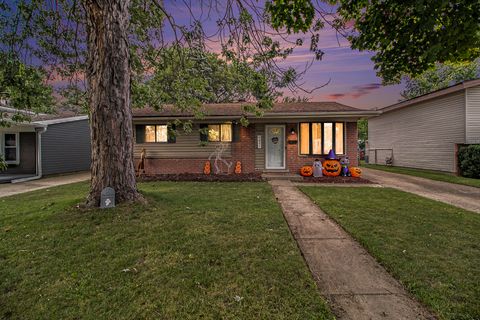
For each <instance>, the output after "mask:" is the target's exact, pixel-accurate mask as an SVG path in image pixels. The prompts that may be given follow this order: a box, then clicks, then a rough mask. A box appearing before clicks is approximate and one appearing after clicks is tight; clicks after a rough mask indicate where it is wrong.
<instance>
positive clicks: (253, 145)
mask: <svg viewBox="0 0 480 320" xmlns="http://www.w3.org/2000/svg"><path fill="white" fill-rule="evenodd" d="M202 108H203V111H204V112H205V115H206V116H205V117H204V118H203V119H202V120H195V119H194V118H193V116H192V115H191V114H186V113H183V112H181V111H178V110H175V109H172V108H168V107H167V108H165V109H163V110H161V111H155V110H153V109H150V108H143V109H135V110H134V111H133V124H134V134H135V146H134V155H135V159H136V163H138V161H139V158H140V153H141V150H142V149H145V150H146V160H145V173H146V174H171V173H202V172H203V168H204V164H205V162H206V161H207V160H208V159H209V157H210V156H211V155H212V154H213V153H214V152H215V150H216V148H218V147H219V145H222V146H223V148H224V151H223V153H222V158H223V159H225V160H227V161H229V162H233V163H236V161H241V164H242V172H243V173H253V172H291V173H297V172H298V171H299V169H300V167H302V166H304V165H311V164H312V163H313V161H314V160H315V159H324V158H325V156H326V155H327V154H328V152H329V151H330V149H333V150H334V151H335V153H336V154H337V155H338V156H339V157H341V156H348V157H349V159H350V162H351V165H354V166H356V165H358V149H357V120H359V119H360V118H367V117H371V116H374V115H377V111H370V110H360V109H357V108H353V107H350V106H346V105H343V104H339V103H336V102H301V103H300V102H299V103H277V104H275V105H274V107H273V108H272V109H270V110H268V111H267V112H265V113H264V115H263V116H262V117H255V116H254V115H247V119H248V121H249V125H248V126H247V127H244V126H242V125H241V124H240V123H239V120H240V118H241V117H242V115H243V114H245V111H244V110H243V107H242V104H241V103H229V104H207V105H204V106H203V107H202ZM176 119H178V120H192V122H193V128H192V130H191V132H189V133H185V132H182V131H180V130H178V129H177V130H176V131H177V133H176V134H171V132H172V130H171V127H172V125H171V124H172V122H173V121H175V120H176ZM202 128H204V130H201V129H202ZM206 128H208V134H205V133H202V131H203V132H206V131H207V130H206ZM173 132H175V131H173ZM212 162H213V160H212ZM232 169H233V167H232ZM232 171H233V170H230V172H232Z"/></svg>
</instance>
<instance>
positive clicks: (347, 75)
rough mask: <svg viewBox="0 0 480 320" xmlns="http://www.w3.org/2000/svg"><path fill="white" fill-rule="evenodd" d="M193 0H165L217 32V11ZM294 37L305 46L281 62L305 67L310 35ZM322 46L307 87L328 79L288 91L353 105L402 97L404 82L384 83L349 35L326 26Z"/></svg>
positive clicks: (182, 16) (186, 20) (185, 20)
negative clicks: (188, 6) (209, 10)
mask: <svg viewBox="0 0 480 320" xmlns="http://www.w3.org/2000/svg"><path fill="white" fill-rule="evenodd" d="M197 3H198V5H196V4H195V2H192V8H191V9H192V11H189V10H187V9H186V7H185V6H183V5H181V2H180V3H179V2H178V1H165V5H166V7H167V9H169V11H170V12H174V16H175V18H176V22H178V23H179V24H184V25H187V26H188V25H189V24H190V23H191V14H192V13H193V14H194V15H195V17H196V18H197V19H198V18H199V17H200V19H199V20H201V21H202V24H203V27H204V28H205V30H206V31H207V33H208V31H210V32H212V33H213V32H215V31H216V30H217V29H216V24H215V21H216V18H215V14H214V13H213V14H212V13H210V16H208V17H207V16H206V14H205V10H203V11H202V10H201V8H200V7H199V4H200V3H201V2H197ZM292 38H294V39H296V38H302V39H304V46H303V47H301V48H297V49H295V50H294V52H293V54H291V55H290V56H289V57H288V58H287V59H286V60H285V61H282V62H281V63H280V65H281V66H285V67H286V66H293V67H295V68H296V69H298V70H300V71H302V70H304V68H305V65H306V64H307V63H308V62H309V61H311V60H312V57H313V54H312V53H311V52H310V51H309V49H308V46H309V44H310V42H309V35H308V36H307V35H302V34H298V35H295V36H292ZM319 43H320V45H319V47H320V48H321V49H322V50H323V51H324V52H325V55H324V56H323V58H322V60H320V61H315V62H314V63H313V64H312V66H311V67H310V68H309V69H308V71H307V73H306V74H305V76H304V78H303V81H302V82H303V83H304V84H303V86H302V87H304V88H305V89H312V88H315V87H318V86H321V85H322V84H325V83H327V82H329V83H328V85H326V86H325V87H323V88H320V89H318V90H316V91H314V92H313V93H312V94H307V93H304V92H302V91H299V92H297V93H294V94H292V93H290V92H289V91H286V92H285V95H288V96H302V97H303V96H305V97H308V98H310V100H311V101H337V102H340V103H344V104H347V105H350V106H353V107H357V108H363V109H372V108H377V107H383V106H387V105H390V104H393V103H396V102H398V101H399V100H400V98H401V97H400V92H401V91H402V90H403V85H401V84H400V85H391V86H382V84H381V83H382V81H381V79H380V78H378V77H377V76H376V74H375V70H374V68H373V67H374V64H373V62H372V61H371V60H370V58H371V57H372V56H373V53H371V52H359V51H357V50H352V49H350V46H349V43H348V41H347V40H346V39H344V38H342V37H341V36H340V35H337V33H336V32H335V30H333V29H332V28H328V27H325V29H323V30H321V31H320V42H319ZM209 50H210V51H214V52H219V44H218V43H212V44H209Z"/></svg>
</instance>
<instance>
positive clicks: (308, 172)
mask: <svg viewBox="0 0 480 320" xmlns="http://www.w3.org/2000/svg"><path fill="white" fill-rule="evenodd" d="M300 175H302V176H304V177H311V176H312V175H313V168H312V167H311V166H303V167H301V168H300Z"/></svg>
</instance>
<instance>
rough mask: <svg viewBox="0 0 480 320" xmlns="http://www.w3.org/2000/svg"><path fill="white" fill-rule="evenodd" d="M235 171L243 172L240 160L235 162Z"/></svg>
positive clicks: (237, 172)
mask: <svg viewBox="0 0 480 320" xmlns="http://www.w3.org/2000/svg"><path fill="white" fill-rule="evenodd" d="M235 173H236V174H240V173H242V163H241V162H240V161H237V163H236V164H235Z"/></svg>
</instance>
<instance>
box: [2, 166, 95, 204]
mask: <svg viewBox="0 0 480 320" xmlns="http://www.w3.org/2000/svg"><path fill="white" fill-rule="evenodd" d="M86 180H90V172H78V173H72V174H65V175H61V176H54V177H48V178H43V179H39V180H32V181H26V182H19V183H5V184H0V198H2V197H7V196H12V195H15V194H20V193H25V192H29V191H34V190H40V189H46V188H51V187H55V186H60V185H63V184H69V183H75V182H81V181H86Z"/></svg>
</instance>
